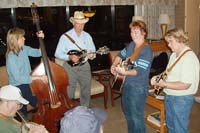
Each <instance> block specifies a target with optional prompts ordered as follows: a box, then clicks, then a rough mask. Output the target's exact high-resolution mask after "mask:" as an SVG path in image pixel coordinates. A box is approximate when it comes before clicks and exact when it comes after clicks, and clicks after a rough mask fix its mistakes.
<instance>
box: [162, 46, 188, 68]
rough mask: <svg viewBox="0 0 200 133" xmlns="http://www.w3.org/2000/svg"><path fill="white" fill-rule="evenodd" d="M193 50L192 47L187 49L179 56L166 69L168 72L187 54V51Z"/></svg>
mask: <svg viewBox="0 0 200 133" xmlns="http://www.w3.org/2000/svg"><path fill="white" fill-rule="evenodd" d="M189 51H192V50H191V49H188V50H185V51H184V52H183V53H182V54H181V55H180V56H179V57H178V59H177V60H176V61H175V62H174V63H173V64H172V65H171V66H170V67H169V68H168V69H167V70H166V72H170V71H171V70H172V68H173V67H174V66H175V65H176V63H177V62H178V61H179V60H180V59H181V57H182V56H183V55H184V54H186V53H187V52H189Z"/></svg>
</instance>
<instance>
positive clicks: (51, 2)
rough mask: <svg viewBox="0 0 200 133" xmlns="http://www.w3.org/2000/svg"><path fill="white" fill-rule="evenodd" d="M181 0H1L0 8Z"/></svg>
mask: <svg viewBox="0 0 200 133" xmlns="http://www.w3.org/2000/svg"><path fill="white" fill-rule="evenodd" d="M178 1H183V0H1V3H0V8H14V7H30V5H31V4H32V2H34V3H35V4H36V5H37V6H39V7H42V6H78V5H81V6H98V5H174V4H177V3H178Z"/></svg>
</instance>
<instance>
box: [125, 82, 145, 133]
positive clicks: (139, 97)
mask: <svg viewBox="0 0 200 133" xmlns="http://www.w3.org/2000/svg"><path fill="white" fill-rule="evenodd" d="M147 88H148V87H147V86H145V87H144V86H135V85H134V84H125V85H124V86H123V90H122V108H123V111H124V114H125V117H126V120H127V124H128V133H146V127H145V123H144V107H145V103H146V96H147Z"/></svg>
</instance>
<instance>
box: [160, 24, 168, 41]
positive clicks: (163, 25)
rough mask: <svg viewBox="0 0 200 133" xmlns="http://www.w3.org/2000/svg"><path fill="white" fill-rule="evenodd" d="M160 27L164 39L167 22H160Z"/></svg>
mask: <svg viewBox="0 0 200 133" xmlns="http://www.w3.org/2000/svg"><path fill="white" fill-rule="evenodd" d="M160 27H161V31H162V39H164V38H165V35H166V32H167V24H161V25H160Z"/></svg>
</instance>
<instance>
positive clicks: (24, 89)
mask: <svg viewBox="0 0 200 133" xmlns="http://www.w3.org/2000/svg"><path fill="white" fill-rule="evenodd" d="M17 87H19V89H20V90H21V93H22V96H23V97H24V98H25V99H26V100H28V101H29V102H30V105H31V106H33V107H34V108H36V107H37V103H38V101H37V97H36V96H33V94H32V91H31V88H30V85H29V84H22V85H18V86H17ZM20 111H21V112H22V113H23V115H24V116H27V105H24V106H23V107H22V108H21V109H20Z"/></svg>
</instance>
